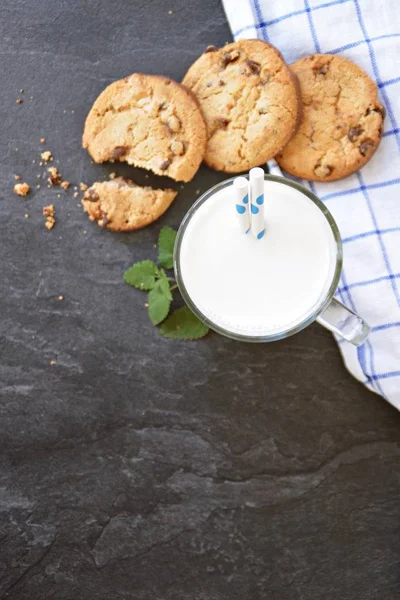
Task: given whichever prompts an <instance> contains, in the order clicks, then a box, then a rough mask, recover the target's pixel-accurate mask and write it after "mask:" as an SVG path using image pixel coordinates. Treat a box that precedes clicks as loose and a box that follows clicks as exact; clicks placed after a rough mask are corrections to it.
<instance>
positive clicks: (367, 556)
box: [0, 0, 400, 600]
mask: <svg viewBox="0 0 400 600" xmlns="http://www.w3.org/2000/svg"><path fill="white" fill-rule="evenodd" d="M169 10H172V11H173V14H172V15H168V11H169ZM0 34H1V35H0V51H1V74H2V92H1V97H0V98H1V99H0V103H1V106H0V122H1V128H2V144H1V147H0V174H1V192H0V193H1V200H0V211H1V219H0V256H1V259H2V269H1V277H0V286H1V287H0V311H1V312H0V314H1V319H0V334H1V365H0V379H1V390H0V450H1V453H0V597H1V598H10V599H15V600H25V599H26V600H28V599H29V600H31V599H32V598H33V599H39V600H43V599H54V598H56V599H57V600H79V599H84V600H93V599H95V600H97V599H99V600H103V599H107V600H108V599H110V600H111V599H112V600H115V599H119V598H121V599H127V598H128V599H131V598H132V599H135V600H136V599H138V600H141V599H144V600H169V599H171V600H191V599H193V600H225V599H226V600H236V599H237V600H242V599H249V600H253V599H258V598H260V599H268V600H274V599H276V600H298V599H305V600H320V599H321V598H324V599H329V600H330V599H332V600H337V599H338V598H340V599H341V600H354V599H362V600H369V599H370V600H376V599H377V598H379V599H380V600H393V599H394V598H396V597H397V596H398V589H399V587H398V585H399V556H400V538H399V533H398V526H399V516H400V508H399V495H400V481H399V479H400V466H399V458H400V450H399V441H400V421H399V415H398V413H397V412H396V411H395V410H394V409H393V408H391V407H390V406H389V405H387V404H386V403H385V402H384V401H383V400H382V399H380V398H378V397H377V396H375V395H373V394H372V393H369V392H368V391H366V390H365V389H364V388H363V387H362V386H361V385H359V384H358V383H357V382H355V381H354V380H353V379H352V378H351V377H350V376H349V375H348V374H347V372H346V371H345V369H344V367H343V366H342V363H341V359H340V357H339V353H338V350H337V348H336V345H335V343H334V341H333V340H332V339H331V337H330V335H329V334H328V333H327V332H326V331H324V330H322V328H319V327H318V326H313V327H310V328H309V329H308V330H307V331H305V332H303V333H302V334H300V335H298V336H296V337H293V338H292V339H288V340H286V341H284V342H281V343H275V344H273V345H264V346H261V345H244V344H241V343H237V342H233V341H229V340H226V339H223V338H221V337H218V336H216V335H210V336H209V337H208V338H207V339H205V340H204V341H200V342H197V343H193V344H185V343H177V342H169V341H166V340H164V339H162V338H160V336H159V335H158V333H157V331H156V330H154V329H153V328H152V326H151V325H150V324H149V322H148V319H147V316H146V314H145V309H144V306H143V304H144V301H145V299H144V297H143V296H142V295H141V294H140V293H139V292H136V291H135V290H133V289H131V288H129V287H128V286H125V285H124V284H123V283H122V280H121V275H122V272H123V271H124V269H125V268H126V267H127V266H128V265H130V263H132V262H133V261H134V260H137V259H140V258H145V257H148V256H149V255H150V256H152V255H154V248H153V245H154V243H155V241H156V238H157V235H158V232H159V230H160V227H161V226H162V225H163V224H169V225H172V226H177V225H178V224H179V222H180V219H181V218H182V216H183V215H184V213H185V211H186V210H187V209H188V207H189V206H190V205H191V203H192V202H193V199H194V198H195V197H196V190H205V189H206V188H208V187H209V186H210V185H212V184H214V183H216V182H218V181H220V180H221V179H223V176H221V175H220V174H216V173H212V172H210V171H209V170H207V169H205V168H203V169H201V171H200V173H199V174H198V175H197V176H196V178H195V180H194V181H193V182H192V183H191V184H188V185H186V186H185V189H184V191H182V192H181V193H180V195H179V197H178V199H177V201H176V202H175V204H174V206H173V207H172V208H171V209H170V211H169V212H168V214H167V215H166V216H165V217H164V218H163V219H161V220H160V221H159V222H158V223H156V224H155V225H154V226H152V227H149V228H147V229H145V230H144V231H142V232H139V233H134V234H129V235H113V234H110V233H107V232H104V231H101V230H100V229H99V228H98V227H97V226H95V225H93V224H90V223H89V222H88V220H87V219H86V217H85V215H84V214H83V213H82V210H81V209H80V208H79V207H78V206H77V200H76V199H74V198H73V197H72V192H69V193H68V194H67V195H66V196H65V195H64V196H63V197H62V198H57V196H56V192H55V191H53V190H48V189H47V188H46V186H45V185H44V184H43V181H42V180H41V183H42V189H41V190H38V191H35V192H34V193H33V194H32V195H31V196H30V197H29V198H28V199H27V200H24V199H20V198H17V197H15V196H14V195H13V194H12V192H11V190H12V186H13V183H14V182H13V176H12V174H13V173H15V172H17V173H21V174H22V175H23V177H24V179H26V180H27V181H28V182H29V183H31V184H33V185H35V184H36V183H37V182H38V181H39V179H37V177H36V176H37V173H39V172H40V171H41V170H40V168H39V167H38V164H37V163H38V156H39V151H40V150H43V146H41V145H40V143H39V138H40V137H41V136H45V137H47V140H48V142H47V144H46V148H49V149H50V150H51V151H52V152H53V153H54V156H55V158H56V159H57V160H59V161H60V163H59V167H60V170H61V171H62V173H63V175H64V176H65V177H66V178H69V179H71V180H72V181H73V182H79V181H82V180H83V181H87V182H90V181H92V180H93V179H95V178H98V177H102V176H103V175H104V174H107V173H108V172H110V171H111V170H113V169H112V167H111V166H97V165H92V164H91V162H90V159H89V157H88V155H87V154H86V153H85V152H84V151H83V150H82V149H81V148H80V137H81V131H82V125H83V121H84V118H85V115H86V112H87V110H88V108H89V106H90V104H91V102H92V101H93V100H94V98H95V97H96V95H97V94H98V92H99V91H100V90H101V89H102V88H103V87H104V86H105V85H106V84H108V83H109V82H110V81H112V80H113V79H116V78H119V77H121V76H124V75H127V74H129V73H131V72H133V71H135V70H137V71H145V72H150V73H163V74H166V75H169V76H172V77H175V78H177V79H180V78H181V77H182V75H183V74H184V72H185V69H186V68H187V67H188V65H189V64H190V63H191V61H193V59H195V58H196V56H197V55H198V54H199V53H200V52H201V51H202V50H203V48H204V47H205V46H206V45H208V44H210V43H213V44H219V45H221V44H223V43H224V42H225V41H227V40H229V38H230V34H229V30H228V27H227V24H226V22H225V19H224V14H223V12H222V9H221V7H220V5H219V3H218V2H217V1H216V0H202V2H194V0H191V1H189V2H188V1H187V0H176V1H175V0H171V1H170V2H161V0H160V1H158V2H156V1H153V0H151V1H150V0H149V1H147V2H145V1H144V0H142V1H140V2H139V1H135V2H127V1H126V0H113V2H111V1H109V2H107V0H96V1H94V0H93V1H92V2H90V1H89V0H86V1H83V2H71V1H67V0H57V1H54V0H39V1H37V2H32V1H31V0H18V1H17V0H3V2H2V6H1V20H0ZM20 88H24V89H25V93H24V95H23V97H24V103H23V104H22V105H17V104H16V103H15V100H16V98H17V97H18V96H19V89H20ZM73 111H74V112H73ZM34 160H36V163H33V161H34ZM119 172H120V173H123V172H127V170H126V169H125V170H124V169H123V168H120V169H119ZM135 176H136V178H137V180H138V181H139V182H147V181H150V182H153V183H156V184H159V180H157V178H156V177H150V179H149V180H147V179H146V178H145V175H144V173H143V172H142V173H135ZM53 201H54V203H55V205H56V211H57V218H58V221H57V225H56V228H55V229H54V230H53V231H51V232H48V231H46V230H45V229H44V228H43V218H42V216H41V207H42V206H43V205H44V204H46V203H49V202H53ZM25 212H27V213H28V214H29V218H28V219H25V218H24V213H25ZM60 294H62V295H64V296H65V300H64V301H63V302H60V301H58V300H57V297H58V296H59V295H60ZM53 360H54V361H56V364H55V365H53V366H51V365H50V361H53Z"/></svg>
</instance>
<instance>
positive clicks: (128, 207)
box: [82, 177, 178, 231]
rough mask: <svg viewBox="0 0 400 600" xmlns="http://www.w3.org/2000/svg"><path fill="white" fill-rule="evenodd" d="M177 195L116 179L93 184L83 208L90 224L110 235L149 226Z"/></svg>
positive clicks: (85, 198)
mask: <svg viewBox="0 0 400 600" xmlns="http://www.w3.org/2000/svg"><path fill="white" fill-rule="evenodd" d="M177 193H178V192H175V190H170V189H166V190H154V189H153V188H150V187H140V186H139V185H136V184H135V183H134V182H133V181H131V180H130V179H124V178H123V177H116V178H115V179H112V180H111V181H102V182H97V183H94V184H93V185H92V186H91V187H90V188H89V189H87V190H86V192H85V195H84V197H83V200H82V204H83V208H84V209H85V211H86V212H87V214H88V215H89V219H90V220H91V221H97V224H98V225H99V226H100V227H103V228H104V229H109V230H110V231H133V230H134V229H141V228H142V227H146V225H150V223H152V222H153V221H155V220H156V219H158V218H159V217H160V216H161V215H162V214H163V213H164V212H165V211H166V210H167V208H168V207H169V206H170V205H171V204H172V202H173V200H174V198H175V196H176V195H177Z"/></svg>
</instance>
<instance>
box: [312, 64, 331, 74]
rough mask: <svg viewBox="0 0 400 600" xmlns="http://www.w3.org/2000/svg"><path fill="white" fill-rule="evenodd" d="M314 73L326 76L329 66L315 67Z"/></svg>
mask: <svg viewBox="0 0 400 600" xmlns="http://www.w3.org/2000/svg"><path fill="white" fill-rule="evenodd" d="M313 71H314V73H316V74H317V75H326V73H327V72H328V65H322V66H320V67H318V66H315V67H314V68H313Z"/></svg>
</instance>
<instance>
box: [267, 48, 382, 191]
mask: <svg viewBox="0 0 400 600" xmlns="http://www.w3.org/2000/svg"><path fill="white" fill-rule="evenodd" d="M291 69H292V70H293V72H294V73H295V74H296V75H297V77H298V79H299V84H300V89H301V96H302V100H303V118H302V122H301V125H300V128H299V131H298V132H297V134H296V135H295V136H294V138H293V139H292V140H291V141H290V142H289V143H288V145H287V146H286V147H285V148H284V149H283V150H282V152H281V153H280V154H278V156H277V157H276V159H277V161H278V163H279V164H280V166H281V167H282V168H283V169H284V170H285V171H287V172H288V173H291V174H292V175H296V176H297V177H301V178H303V179H311V180H313V181H334V180H336V179H342V178H343V177H347V176H348V175H350V174H351V173H354V171H357V170H358V169H359V168H360V167H362V166H363V165H365V163H367V162H368V161H369V159H370V158H371V156H372V155H373V153H374V152H375V150H376V149H377V147H378V145H379V142H380V139H381V136H382V131H383V119H384V108H383V106H382V104H381V103H380V102H379V99H378V88H377V86H376V84H375V83H374V82H373V81H372V79H370V77H368V75H367V74H366V73H365V72H364V71H363V70H362V69H361V68H360V67H359V66H358V65H356V64H354V63H353V62H351V61H350V60H348V59H347V58H342V57H341V56H332V55H330V54H314V55H312V56H306V57H305V58H302V59H300V60H298V61H297V62H295V63H294V64H293V65H291Z"/></svg>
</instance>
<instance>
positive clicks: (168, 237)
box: [158, 227, 176, 269]
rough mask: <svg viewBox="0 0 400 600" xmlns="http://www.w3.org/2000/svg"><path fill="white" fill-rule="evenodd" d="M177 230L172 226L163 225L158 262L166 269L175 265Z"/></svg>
mask: <svg viewBox="0 0 400 600" xmlns="http://www.w3.org/2000/svg"><path fill="white" fill-rule="evenodd" d="M175 238H176V231H174V230H173V229H172V228H171V227H163V228H162V229H161V231H160V235H159V237H158V262H159V263H160V265H161V266H162V267H165V268H166V269H172V268H173V266H174V260H173V254H174V245H175Z"/></svg>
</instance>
